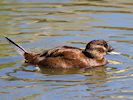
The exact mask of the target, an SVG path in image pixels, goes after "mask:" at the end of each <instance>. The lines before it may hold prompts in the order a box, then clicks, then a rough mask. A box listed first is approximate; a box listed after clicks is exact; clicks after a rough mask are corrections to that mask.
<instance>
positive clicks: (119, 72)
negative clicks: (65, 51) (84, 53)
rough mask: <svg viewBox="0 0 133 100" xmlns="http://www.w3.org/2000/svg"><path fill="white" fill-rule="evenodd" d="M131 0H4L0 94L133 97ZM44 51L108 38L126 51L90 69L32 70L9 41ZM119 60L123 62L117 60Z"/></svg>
mask: <svg viewBox="0 0 133 100" xmlns="http://www.w3.org/2000/svg"><path fill="white" fill-rule="evenodd" d="M132 5H133V1H132V0H1V1H0V34H1V36H0V51H1V52H0V100H70V99H71V100H101V99H102V100H133V95H132V94H133V85H132V84H133V27H132V26H133V10H132V9H133V6H132ZM2 34H5V35H7V36H8V37H10V38H11V39H13V40H14V41H16V42H17V43H19V44H21V45H22V46H23V47H25V48H28V49H30V50H32V51H40V50H42V49H49V48H52V47H56V46H61V45H70V46H76V47H80V48H84V47H85V44H86V43H87V42H88V41H90V40H94V39H105V40H108V41H109V42H110V44H111V45H112V46H113V47H114V48H115V49H116V51H119V52H121V53H122V55H108V56H107V57H106V58H108V59H109V60H113V62H114V63H113V64H108V65H107V66H102V67H97V68H94V69H91V70H82V69H75V70H73V69H71V70H51V69H44V70H42V71H41V72H34V71H32V68H31V67H33V66H28V67H27V68H28V70H27V69H25V70H24V69H23V66H24V65H23V58H22V57H21V56H20V55H18V54H17V53H16V52H15V51H14V50H13V49H12V48H11V47H10V46H9V44H8V43H7V41H5V39H4V38H3V37H2ZM118 62H119V63H118Z"/></svg>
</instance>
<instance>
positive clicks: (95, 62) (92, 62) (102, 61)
mask: <svg viewBox="0 0 133 100" xmlns="http://www.w3.org/2000/svg"><path fill="white" fill-rule="evenodd" d="M83 54H84V55H85V56H86V57H87V58H88V63H89V66H92V67H95V66H102V65H106V64H107V60H106V58H104V56H103V57H101V58H96V57H94V56H93V55H92V54H91V53H89V52H86V51H83Z"/></svg>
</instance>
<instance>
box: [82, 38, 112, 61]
mask: <svg viewBox="0 0 133 100" xmlns="http://www.w3.org/2000/svg"><path fill="white" fill-rule="evenodd" d="M113 50H114V49H113V48H112V47H111V46H110V45H109V44H108V42H107V41H105V40H92V41H90V42H89V43H88V44H87V45H86V48H85V50H84V53H85V54H86V55H87V56H89V57H91V58H95V59H98V60H101V59H103V58H104V56H105V55H106V54H108V53H110V52H112V51H113Z"/></svg>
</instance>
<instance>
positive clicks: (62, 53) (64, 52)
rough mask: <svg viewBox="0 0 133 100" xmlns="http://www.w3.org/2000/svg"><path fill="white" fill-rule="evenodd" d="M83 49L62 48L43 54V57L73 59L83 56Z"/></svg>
mask: <svg viewBox="0 0 133 100" xmlns="http://www.w3.org/2000/svg"><path fill="white" fill-rule="evenodd" d="M81 53H82V49H80V48H76V47H69V46H62V47H57V48H54V49H50V50H47V51H45V52H43V53H42V54H41V55H40V56H41V57H64V58H69V59H73V58H75V57H78V55H81Z"/></svg>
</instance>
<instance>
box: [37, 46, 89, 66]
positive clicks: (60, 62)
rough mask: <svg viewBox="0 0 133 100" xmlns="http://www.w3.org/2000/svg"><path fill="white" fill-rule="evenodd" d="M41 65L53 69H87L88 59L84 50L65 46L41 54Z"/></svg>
mask: <svg viewBox="0 0 133 100" xmlns="http://www.w3.org/2000/svg"><path fill="white" fill-rule="evenodd" d="M40 58H41V60H40V61H39V63H38V64H39V65H40V66H43V67H51V68H73V67H80V68H81V67H87V66H88V63H87V57H86V56H85V55H84V54H83V53H82V49H79V48H75V47H69V46H63V47H57V48H54V49H50V50H48V51H45V52H43V53H42V54H40Z"/></svg>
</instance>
